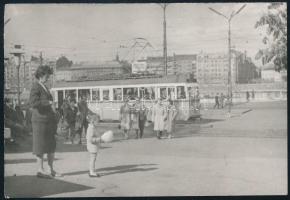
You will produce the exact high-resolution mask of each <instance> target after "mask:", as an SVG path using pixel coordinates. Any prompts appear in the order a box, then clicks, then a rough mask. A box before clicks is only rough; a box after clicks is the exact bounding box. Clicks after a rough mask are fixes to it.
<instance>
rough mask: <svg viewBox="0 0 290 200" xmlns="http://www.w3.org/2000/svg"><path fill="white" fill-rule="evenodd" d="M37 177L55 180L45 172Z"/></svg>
mask: <svg viewBox="0 0 290 200" xmlns="http://www.w3.org/2000/svg"><path fill="white" fill-rule="evenodd" d="M36 176H37V177H38V178H47V179H51V178H53V177H52V176H51V175H50V174H46V173H44V172H37V174H36Z"/></svg>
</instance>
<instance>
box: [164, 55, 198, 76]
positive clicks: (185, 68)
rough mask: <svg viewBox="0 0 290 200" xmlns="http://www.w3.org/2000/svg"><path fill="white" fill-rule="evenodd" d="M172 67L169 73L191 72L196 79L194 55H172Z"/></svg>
mask: <svg viewBox="0 0 290 200" xmlns="http://www.w3.org/2000/svg"><path fill="white" fill-rule="evenodd" d="M173 63H174V64H173V68H172V70H170V73H168V74H169V75H170V74H192V75H193V77H194V78H195V79H196V55H195V54H191V55H176V54H174V55H173Z"/></svg>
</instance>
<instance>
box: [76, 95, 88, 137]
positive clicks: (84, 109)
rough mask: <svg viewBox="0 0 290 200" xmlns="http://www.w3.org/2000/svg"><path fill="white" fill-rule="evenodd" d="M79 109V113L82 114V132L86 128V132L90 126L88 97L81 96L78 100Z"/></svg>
mask: <svg viewBox="0 0 290 200" xmlns="http://www.w3.org/2000/svg"><path fill="white" fill-rule="evenodd" d="M78 111H79V113H78V114H80V118H81V133H82V131H83V129H85V133H86V132H87V128H88V121H87V116H88V113H89V108H88V104H87V101H86V98H85V97H84V96H83V97H81V99H80V101H79V102H78Z"/></svg>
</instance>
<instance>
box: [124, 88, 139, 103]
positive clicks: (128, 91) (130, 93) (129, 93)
mask: <svg viewBox="0 0 290 200" xmlns="http://www.w3.org/2000/svg"><path fill="white" fill-rule="evenodd" d="M123 95H124V99H127V98H129V99H130V100H134V99H136V98H137V97H138V88H124V89H123Z"/></svg>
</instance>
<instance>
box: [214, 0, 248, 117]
mask: <svg viewBox="0 0 290 200" xmlns="http://www.w3.org/2000/svg"><path fill="white" fill-rule="evenodd" d="M245 7H246V4H244V5H243V6H242V7H241V8H240V9H239V10H238V11H237V12H235V11H233V12H232V14H231V15H230V17H226V16H225V15H224V14H222V13H220V12H218V11H216V10H215V9H213V8H209V9H210V10H211V11H212V12H214V13H216V14H218V15H220V16H222V17H224V18H225V19H226V20H227V22H228V27H229V31H228V63H229V66H228V67H229V71H228V100H229V110H228V114H229V116H230V114H231V106H232V74H231V71H232V69H231V20H232V19H233V17H234V16H236V15H237V14H239V13H240V12H241V11H242V10H243V9H244V8H245Z"/></svg>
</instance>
